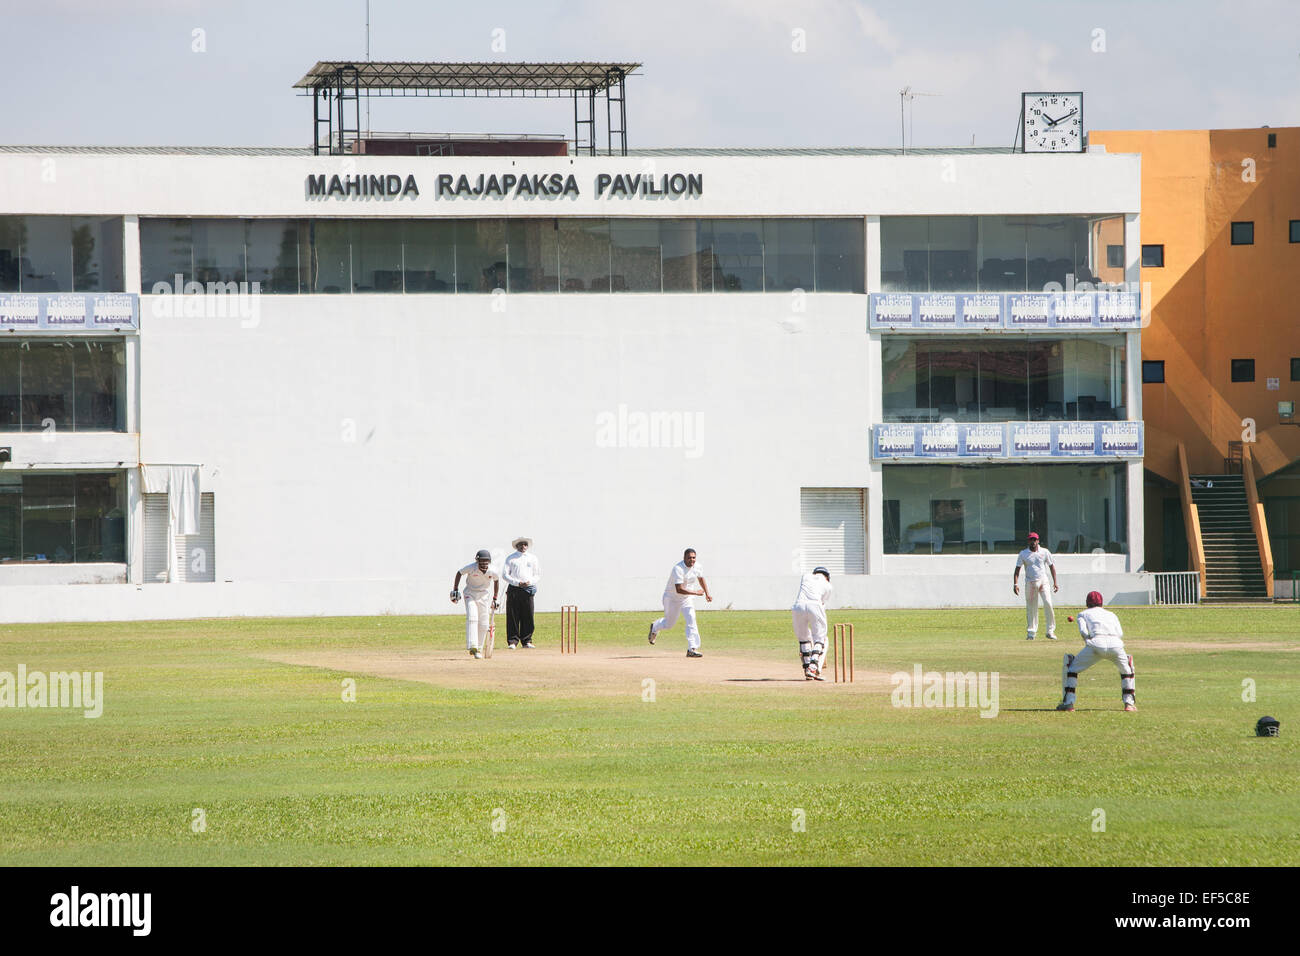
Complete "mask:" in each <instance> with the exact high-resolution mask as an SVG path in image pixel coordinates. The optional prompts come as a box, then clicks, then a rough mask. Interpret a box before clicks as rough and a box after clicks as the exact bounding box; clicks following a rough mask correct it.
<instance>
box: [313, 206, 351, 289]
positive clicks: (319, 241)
mask: <svg viewBox="0 0 1300 956" xmlns="http://www.w3.org/2000/svg"><path fill="white" fill-rule="evenodd" d="M308 238H309V240H310V242H309V246H310V249H311V255H310V257H309V259H308V262H307V265H308V275H307V282H308V291H310V292H317V293H326V294H331V295H332V294H337V293H340V292H347V291H348V290H350V289H351V288H352V244H351V237H350V236H349V230H348V223H347V221H346V220H344V219H315V220H310V221H309V227H308Z"/></svg>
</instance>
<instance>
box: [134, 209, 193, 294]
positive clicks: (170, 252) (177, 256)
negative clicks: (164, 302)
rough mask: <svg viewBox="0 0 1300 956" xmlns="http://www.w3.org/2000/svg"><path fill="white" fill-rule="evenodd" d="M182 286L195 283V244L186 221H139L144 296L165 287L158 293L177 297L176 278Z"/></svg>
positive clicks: (189, 225)
mask: <svg viewBox="0 0 1300 956" xmlns="http://www.w3.org/2000/svg"><path fill="white" fill-rule="evenodd" d="M178 274H179V275H180V276H181V283H182V284H184V283H186V282H191V281H193V279H194V241H193V236H192V230H191V223H190V220H188V219H141V220H140V283H141V285H140V287H141V289H142V291H144V292H145V294H150V293H152V292H153V291H154V287H155V286H157V285H159V284H161V283H165V284H166V289H165V290H162V289H160V290H159V291H160V292H172V293H175V294H179V293H180V292H181V291H183V290H181V289H176V288H173V287H174V286H175V285H176V276H177V275H178Z"/></svg>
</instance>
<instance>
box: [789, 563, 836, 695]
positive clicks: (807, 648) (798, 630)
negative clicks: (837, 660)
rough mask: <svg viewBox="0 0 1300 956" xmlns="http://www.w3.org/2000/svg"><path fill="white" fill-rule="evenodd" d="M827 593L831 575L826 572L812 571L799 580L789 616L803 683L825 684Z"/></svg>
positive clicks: (829, 591)
mask: <svg viewBox="0 0 1300 956" xmlns="http://www.w3.org/2000/svg"><path fill="white" fill-rule="evenodd" d="M830 593H831V573H830V572H829V571H827V570H826V569H825V568H813V570H812V573H811V574H805V575H804V576H803V577H802V578H800V579H799V593H798V595H796V596H795V599H794V607H792V608H791V609H790V616H791V617H792V618H793V619H794V636H795V640H797V641H798V642H799V656H800V657H801V658H802V659H803V676H804V680H825V678H824V677H822V665H823V664H825V663H826V599H827V598H828V597H830Z"/></svg>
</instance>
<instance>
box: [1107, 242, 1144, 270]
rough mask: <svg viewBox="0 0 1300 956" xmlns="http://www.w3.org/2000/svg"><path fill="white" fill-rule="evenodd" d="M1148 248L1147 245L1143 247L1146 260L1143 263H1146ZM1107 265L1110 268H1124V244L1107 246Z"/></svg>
mask: <svg viewBox="0 0 1300 956" xmlns="http://www.w3.org/2000/svg"><path fill="white" fill-rule="evenodd" d="M1146 250H1147V247H1146V246H1143V247H1142V257H1143V260H1144V261H1143V263H1142V264H1143V265H1146V262H1145V259H1146ZM1106 267H1107V268H1108V269H1123V268H1124V247H1123V246H1120V245H1108V246H1107V247H1106Z"/></svg>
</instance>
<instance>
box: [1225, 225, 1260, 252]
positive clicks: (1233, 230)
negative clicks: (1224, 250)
mask: <svg viewBox="0 0 1300 956" xmlns="http://www.w3.org/2000/svg"><path fill="white" fill-rule="evenodd" d="M1239 226H1240V227H1243V228H1244V229H1249V231H1250V237H1249V238H1246V239H1238V238H1237V228H1238V227H1239ZM1228 243H1229V244H1230V245H1234V246H1253V245H1254V244H1255V220H1253V219H1242V220H1239V221H1237V222H1234V223H1232V224H1231V225H1230V226H1229V227H1228Z"/></svg>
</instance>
